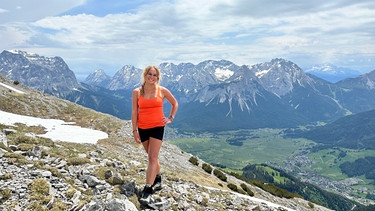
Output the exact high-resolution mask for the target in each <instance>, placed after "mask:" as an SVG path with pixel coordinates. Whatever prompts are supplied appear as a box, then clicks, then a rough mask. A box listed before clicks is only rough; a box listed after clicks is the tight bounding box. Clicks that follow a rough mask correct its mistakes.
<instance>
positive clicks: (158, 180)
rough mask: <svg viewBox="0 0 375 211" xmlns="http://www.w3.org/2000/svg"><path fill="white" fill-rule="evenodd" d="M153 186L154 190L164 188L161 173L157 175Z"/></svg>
mask: <svg viewBox="0 0 375 211" xmlns="http://www.w3.org/2000/svg"><path fill="white" fill-rule="evenodd" d="M151 187H152V190H153V191H159V190H161V189H162V186H161V175H160V174H157V175H156V177H155V181H154V184H152V186H151Z"/></svg>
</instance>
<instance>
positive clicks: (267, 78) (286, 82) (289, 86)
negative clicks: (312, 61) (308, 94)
mask: <svg viewBox="0 0 375 211" xmlns="http://www.w3.org/2000/svg"><path fill="white" fill-rule="evenodd" d="M251 71H252V72H254V73H255V75H256V76H257V77H258V78H259V80H260V82H261V84H262V86H263V87H264V88H265V89H266V90H267V91H269V92H271V93H274V94H276V95H277V96H284V95H285V94H287V93H290V92H291V91H292V90H293V89H294V87H295V86H306V85H309V84H312V81H313V80H312V79H311V78H310V77H308V76H307V75H306V74H305V73H304V72H303V70H302V69H301V68H300V67H298V66H297V65H296V64H295V63H293V62H291V61H287V60H285V59H272V60H271V61H270V62H265V63H261V64H256V65H253V66H251Z"/></svg>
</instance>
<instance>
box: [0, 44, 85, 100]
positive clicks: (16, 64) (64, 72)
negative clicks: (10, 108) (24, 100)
mask: <svg viewBox="0 0 375 211" xmlns="http://www.w3.org/2000/svg"><path fill="white" fill-rule="evenodd" d="M0 73H1V74H3V75H5V76H6V77H8V78H9V79H11V80H14V81H18V82H20V83H22V84H25V85H26V86H29V87H33V88H35V89H37V90H42V91H44V92H45V93H49V94H53V95H56V96H61V95H63V94H65V93H67V92H70V91H71V90H73V89H76V88H78V87H79V86H80V85H79V83H78V82H77V79H76V77H75V75H74V72H73V71H71V70H70V69H69V67H68V65H67V64H66V63H65V62H64V60H63V59H62V58H60V57H44V56H39V55H37V54H31V53H27V52H24V51H3V52H1V54H0Z"/></svg>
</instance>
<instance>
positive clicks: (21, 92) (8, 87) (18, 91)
mask: <svg viewBox="0 0 375 211" xmlns="http://www.w3.org/2000/svg"><path fill="white" fill-rule="evenodd" d="M0 85H1V86H3V87H5V88H7V89H10V90H12V91H14V92H17V93H20V94H25V92H23V91H20V90H18V89H16V88H14V87H11V86H8V85H6V84H3V83H1V82H0Z"/></svg>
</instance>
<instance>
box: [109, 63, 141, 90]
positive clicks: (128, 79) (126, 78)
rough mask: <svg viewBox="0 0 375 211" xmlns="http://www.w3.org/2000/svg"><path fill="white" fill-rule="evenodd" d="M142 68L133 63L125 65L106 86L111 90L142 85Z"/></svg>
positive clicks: (130, 88)
mask: <svg viewBox="0 0 375 211" xmlns="http://www.w3.org/2000/svg"><path fill="white" fill-rule="evenodd" d="M141 74H142V69H140V68H136V67H134V66H132V65H125V66H123V67H122V68H121V69H120V70H119V71H117V72H116V74H115V75H114V76H113V77H112V81H111V82H110V84H109V85H108V86H106V88H108V89H110V90H117V89H129V90H132V89H134V88H135V87H137V86H139V85H140V83H141V82H140V81H141Z"/></svg>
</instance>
